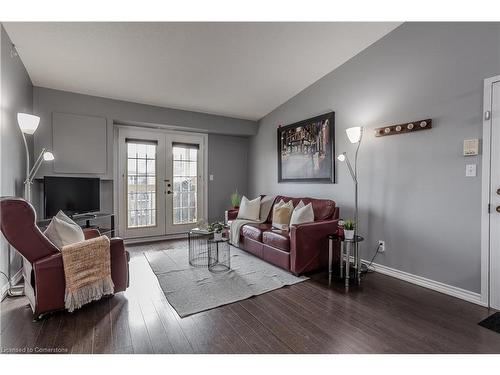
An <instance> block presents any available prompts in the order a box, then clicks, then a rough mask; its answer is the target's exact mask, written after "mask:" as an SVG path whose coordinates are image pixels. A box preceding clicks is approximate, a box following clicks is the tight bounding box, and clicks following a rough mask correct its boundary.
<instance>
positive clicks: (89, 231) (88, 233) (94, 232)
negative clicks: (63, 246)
mask: <svg viewBox="0 0 500 375" xmlns="http://www.w3.org/2000/svg"><path fill="white" fill-rule="evenodd" d="M83 235H84V236H85V239H86V240H90V239H91V238H96V237H99V236H100V235H101V233H100V232H99V229H95V228H83Z"/></svg>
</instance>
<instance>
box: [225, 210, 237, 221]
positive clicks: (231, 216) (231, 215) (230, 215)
mask: <svg viewBox="0 0 500 375" xmlns="http://www.w3.org/2000/svg"><path fill="white" fill-rule="evenodd" d="M238 212H239V209H238V208H231V209H229V210H226V213H225V215H226V219H227V220H228V221H229V220H235V219H236V218H237V217H238Z"/></svg>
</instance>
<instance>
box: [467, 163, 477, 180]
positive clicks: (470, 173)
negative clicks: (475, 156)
mask: <svg viewBox="0 0 500 375" xmlns="http://www.w3.org/2000/svg"><path fill="white" fill-rule="evenodd" d="M465 177H476V164H467V165H466V166H465Z"/></svg>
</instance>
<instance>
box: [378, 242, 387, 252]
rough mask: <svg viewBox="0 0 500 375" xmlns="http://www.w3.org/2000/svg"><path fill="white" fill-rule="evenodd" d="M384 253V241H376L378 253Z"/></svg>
mask: <svg viewBox="0 0 500 375" xmlns="http://www.w3.org/2000/svg"><path fill="white" fill-rule="evenodd" d="M384 251H385V241H382V240H379V241H378V252H379V253H383V252H384Z"/></svg>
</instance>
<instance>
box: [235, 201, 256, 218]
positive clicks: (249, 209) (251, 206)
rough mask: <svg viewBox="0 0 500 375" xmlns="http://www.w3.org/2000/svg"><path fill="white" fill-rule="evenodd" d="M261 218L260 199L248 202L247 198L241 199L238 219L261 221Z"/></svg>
mask: <svg viewBox="0 0 500 375" xmlns="http://www.w3.org/2000/svg"><path fill="white" fill-rule="evenodd" d="M259 217H260V197H257V198H255V199H252V200H251V201H250V200H248V198H247V197H245V196H244V197H243V198H241V203H240V210H239V211H238V219H247V220H255V221H257V220H259Z"/></svg>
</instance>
